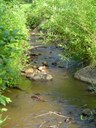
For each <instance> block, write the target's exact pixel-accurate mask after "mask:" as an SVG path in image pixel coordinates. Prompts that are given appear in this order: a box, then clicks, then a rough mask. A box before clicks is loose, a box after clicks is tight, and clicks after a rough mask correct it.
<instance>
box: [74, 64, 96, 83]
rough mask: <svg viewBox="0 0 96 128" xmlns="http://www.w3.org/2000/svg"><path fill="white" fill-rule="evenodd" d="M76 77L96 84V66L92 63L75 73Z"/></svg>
mask: <svg viewBox="0 0 96 128" xmlns="http://www.w3.org/2000/svg"><path fill="white" fill-rule="evenodd" d="M74 77H75V78H77V79H79V80H81V81H84V82H87V83H90V84H96V67H95V66H92V65H90V66H87V67H85V68H82V69H80V70H79V71H77V72H76V73H75V75H74Z"/></svg>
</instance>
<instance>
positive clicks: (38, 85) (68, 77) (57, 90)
mask: <svg viewBox="0 0 96 128" xmlns="http://www.w3.org/2000/svg"><path fill="white" fill-rule="evenodd" d="M36 39H37V40H38V38H37V37H36V36H34V35H32V36H31V47H32V62H31V64H33V65H34V64H35V65H37V66H40V65H42V62H44V61H46V62H48V65H49V67H48V68H49V69H48V70H49V72H50V74H51V75H52V76H53V80H52V81H30V80H28V79H26V78H24V77H22V80H21V81H20V87H21V88H22V90H24V91H21V90H18V89H10V92H6V95H7V96H9V97H10V98H11V99H12V101H13V102H12V103H10V104H9V105H7V108H8V111H7V112H6V115H8V119H7V121H6V123H5V125H4V126H3V128H96V126H95V125H94V124H93V123H90V122H89V121H81V119H80V114H81V111H82V106H84V105H87V107H88V108H96V96H95V95H93V94H90V93H89V92H87V91H86V88H87V86H88V85H87V84H86V83H83V82H80V81H78V80H76V79H74V78H73V76H72V74H71V73H70V72H69V71H68V70H67V68H66V67H68V64H65V63H64V61H63V60H61V59H60V56H59V54H60V53H61V52H62V49H61V48H58V47H56V46H54V45H44V44H41V43H40V42H36ZM72 63H73V62H72ZM70 65H71V64H70ZM70 65H69V66H70ZM33 94H39V95H41V96H42V97H43V98H44V100H46V102H42V101H39V100H36V99H32V95H33ZM50 111H51V112H52V113H53V114H47V113H50ZM54 112H55V113H57V114H58V113H60V114H58V115H62V117H60V116H58V115H55V114H54ZM42 114H45V115H44V116H39V115H42ZM6 115H4V116H6ZM63 116H67V117H71V118H72V121H71V123H70V122H68V121H66V119H65V118H63ZM34 117H36V118H34ZM67 122H68V123H67Z"/></svg>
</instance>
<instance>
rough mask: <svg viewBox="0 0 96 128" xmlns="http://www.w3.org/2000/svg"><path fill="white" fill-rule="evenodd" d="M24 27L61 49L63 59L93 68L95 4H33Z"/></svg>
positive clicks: (87, 0)
mask: <svg viewBox="0 0 96 128" xmlns="http://www.w3.org/2000/svg"><path fill="white" fill-rule="evenodd" d="M27 23H28V25H29V26H30V27H31V28H35V27H39V29H40V30H41V31H42V32H43V33H44V35H43V38H44V39H45V41H46V42H55V43H57V44H58V45H59V46H61V47H63V48H64V56H66V57H69V58H74V59H78V60H82V61H87V63H95V64H96V45H95V44H96V4H95V0H35V2H34V3H33V4H32V7H31V10H30V11H29V12H28V17H27Z"/></svg>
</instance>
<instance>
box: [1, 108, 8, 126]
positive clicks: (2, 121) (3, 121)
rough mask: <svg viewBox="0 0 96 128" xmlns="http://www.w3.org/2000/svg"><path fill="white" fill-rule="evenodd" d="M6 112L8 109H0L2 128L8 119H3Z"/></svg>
mask: <svg viewBox="0 0 96 128" xmlns="http://www.w3.org/2000/svg"><path fill="white" fill-rule="evenodd" d="M6 111H7V109H6V108H2V109H0V128H1V126H2V125H3V124H4V123H5V121H6V119H7V117H5V118H4V119H3V118H2V115H3V112H6Z"/></svg>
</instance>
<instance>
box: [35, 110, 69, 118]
mask: <svg viewBox="0 0 96 128" xmlns="http://www.w3.org/2000/svg"><path fill="white" fill-rule="evenodd" d="M52 114H54V115H56V116H59V117H62V118H70V117H67V116H64V115H61V114H59V113H57V112H52V111H49V112H48V113H44V114H41V115H37V116H35V117H34V118H38V117H42V116H45V115H52Z"/></svg>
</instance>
